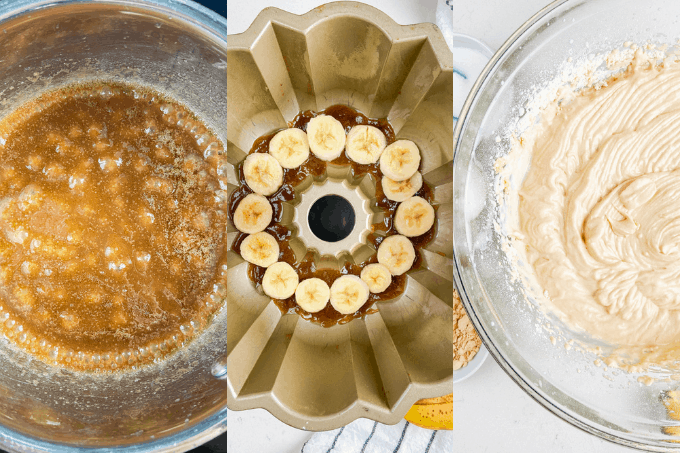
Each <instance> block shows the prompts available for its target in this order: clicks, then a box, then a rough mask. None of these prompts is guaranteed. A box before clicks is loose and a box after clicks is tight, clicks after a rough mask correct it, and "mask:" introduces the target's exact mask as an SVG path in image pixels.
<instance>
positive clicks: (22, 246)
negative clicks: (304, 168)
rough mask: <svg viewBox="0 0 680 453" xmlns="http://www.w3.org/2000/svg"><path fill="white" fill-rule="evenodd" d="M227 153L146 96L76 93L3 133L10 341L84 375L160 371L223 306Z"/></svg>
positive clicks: (82, 89) (2, 219) (116, 91)
mask: <svg viewBox="0 0 680 453" xmlns="http://www.w3.org/2000/svg"><path fill="white" fill-rule="evenodd" d="M220 154H223V152H222V145H221V144H220V143H219V141H218V140H217V139H216V138H215V137H214V136H213V134H212V133H211V132H210V131H209V130H208V129H207V128H206V127H205V126H204V125H202V124H201V123H200V122H199V121H198V120H196V118H194V117H193V116H192V115H191V114H190V113H189V112H188V111H187V110H186V109H185V108H184V107H182V106H180V105H177V104H176V103H173V102H170V101H168V100H167V99H164V98H163V97H162V96H160V95H159V94H158V93H154V92H152V91H150V90H147V89H139V88H135V87H131V86H124V85H117V84H93V85H86V86H72V87H68V88H64V89H61V90H59V91H57V92H53V93H48V94H46V95H44V96H42V97H40V98H38V99H37V100H35V101H33V102H30V103H29V104H27V105H24V106H22V107H21V108H20V109H19V110H17V111H16V112H15V113H13V114H12V115H10V116H9V117H8V118H5V119H4V120H3V121H2V122H1V123H0V156H1V157H0V332H1V333H3V334H4V335H6V336H7V337H8V338H9V339H10V341H12V342H13V343H14V344H16V345H17V346H19V347H20V348H23V349H24V350H27V351H29V352H31V353H33V354H34V355H36V356H37V357H39V358H40V359H42V360H44V361H47V362H49V363H53V364H57V365H60V366H65V367H70V368H73V369H77V370H93V369H108V370H110V369H116V368H117V369H121V368H127V367H136V366H139V365H140V364H143V363H148V362H151V361H158V360H160V359H161V358H162V357H163V356H165V355H166V354H167V353H169V352H171V351H173V350H175V349H177V348H178V347H180V346H182V345H183V344H184V342H185V341H186V340H187V339H189V338H191V337H192V336H194V335H195V334H196V333H197V332H198V331H200V330H201V329H202V327H204V326H205V325H206V323H207V322H208V321H209V319H210V316H211V315H212V314H213V313H214V312H215V311H216V309H217V308H218V306H219V305H220V304H221V298H222V296H223V295H224V293H225V286H224V285H225V284H226V262H225V263H223V262H222V256H223V253H222V252H223V251H222V242H223V236H224V234H225V231H226V212H223V211H222V210H221V205H222V202H223V200H222V199H221V198H220V193H219V188H220V185H219V180H218V175H217V168H219V159H221V158H222V157H221V156H220Z"/></svg>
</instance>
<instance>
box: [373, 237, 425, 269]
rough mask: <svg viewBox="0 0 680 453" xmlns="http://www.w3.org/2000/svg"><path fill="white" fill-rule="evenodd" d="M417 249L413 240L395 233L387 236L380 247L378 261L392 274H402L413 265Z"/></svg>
mask: <svg viewBox="0 0 680 453" xmlns="http://www.w3.org/2000/svg"><path fill="white" fill-rule="evenodd" d="M415 259H416V251H415V249H414V248H413V244H412V243H411V240H410V239H409V238H407V237H406V236H402V235H400V234H395V235H394V236H388V237H386V238H385V239H384V240H383V241H382V243H381V244H380V247H378V262H379V263H380V264H382V265H383V266H385V267H386V268H387V269H389V270H390V273H391V274H392V275H401V274H403V273H404V272H407V271H408V270H410V269H411V266H413V262H414V261H415Z"/></svg>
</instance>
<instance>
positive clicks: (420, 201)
mask: <svg viewBox="0 0 680 453" xmlns="http://www.w3.org/2000/svg"><path fill="white" fill-rule="evenodd" d="M432 225H434V208H433V207H432V205H430V203H428V202H427V201H425V199H424V198H421V197H411V198H409V199H408V200H406V201H404V202H402V203H401V204H400V205H399V207H398V208H397V212H396V213H395V215H394V227H395V228H396V229H397V231H398V232H399V233H400V234H403V235H404V236H408V237H415V236H420V235H421V234H425V233H427V232H428V231H429V230H430V228H432Z"/></svg>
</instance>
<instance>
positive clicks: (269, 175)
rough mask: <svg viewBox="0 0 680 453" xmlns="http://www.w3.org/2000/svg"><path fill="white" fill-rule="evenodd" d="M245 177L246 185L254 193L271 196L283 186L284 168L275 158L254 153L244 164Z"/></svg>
mask: <svg viewBox="0 0 680 453" xmlns="http://www.w3.org/2000/svg"><path fill="white" fill-rule="evenodd" d="M243 175H244V176H245V177H246V184H248V187H250V188H251V189H252V190H253V192H255V193H258V194H260V195H264V196H269V195H272V194H273V193H274V192H276V191H277V190H279V187H281V184H283V168H281V164H279V161H278V160H276V159H274V157H273V156H270V155H269V154H265V153H253V154H249V155H248V157H246V160H245V162H244V163H243Z"/></svg>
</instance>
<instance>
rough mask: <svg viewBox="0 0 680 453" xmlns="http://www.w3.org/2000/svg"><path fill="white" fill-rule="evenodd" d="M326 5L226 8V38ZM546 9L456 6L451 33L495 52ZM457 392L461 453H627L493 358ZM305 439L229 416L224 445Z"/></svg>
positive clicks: (414, 1)
mask: <svg viewBox="0 0 680 453" xmlns="http://www.w3.org/2000/svg"><path fill="white" fill-rule="evenodd" d="M363 2H364V3H368V4H370V5H373V6H376V7H378V8H380V9H381V10H382V11H384V12H386V13H387V14H388V15H390V16H391V17H392V18H394V20H396V21H397V22H398V23H401V24H410V23H418V22H434V20H435V8H436V3H437V2H436V0H363ZM324 3H327V1H326V0H286V1H282V0H280V1H276V0H238V1H230V2H228V4H227V26H228V30H229V33H230V34H231V33H240V32H243V31H245V30H246V29H247V28H248V26H249V25H250V23H251V22H252V21H253V19H255V17H256V16H257V13H258V12H259V11H260V10H262V9H263V8H265V7H267V6H277V7H279V8H281V9H285V10H287V11H290V12H293V13H296V14H301V13H304V12H306V11H308V10H310V9H312V8H314V7H316V6H319V5H321V4H324ZM548 3H549V2H548V1H547V0H515V1H509V0H453V5H454V19H453V25H454V31H455V32H460V33H465V34H469V35H471V36H473V37H475V38H478V39H480V40H482V41H483V42H484V43H485V44H486V45H488V46H489V47H490V48H491V49H493V50H495V49H497V48H498V47H500V46H501V44H502V43H503V42H504V41H505V39H506V38H507V37H508V36H509V35H510V34H512V32H514V31H515V30H516V29H517V28H518V27H519V26H520V25H521V24H522V23H523V22H524V21H525V20H526V19H528V18H529V17H531V15H533V14H534V13H535V12H537V11H538V10H540V9H541V8H542V7H544V6H545V5H546V4H548ZM455 385H456V395H460V396H457V397H456V399H455V400H454V406H453V409H454V432H455V433H456V436H457V445H458V446H460V449H459V451H461V452H463V451H466V452H471V453H478V452H498V451H503V452H504V453H515V452H517V453H520V452H521V453H534V452H535V453H539V452H540V453H544V452H551V453H568V452H579V453H581V452H592V451H597V452H601V453H623V452H628V451H631V450H629V449H627V448H625V447H620V446H617V445H614V444H611V443H609V442H606V441H603V440H600V439H598V438H596V437H595V436H592V435H590V434H587V433H585V432H583V431H581V430H579V429H577V428H574V427H573V426H571V425H569V424H568V423H566V422H564V421H562V420H561V419H559V418H558V417H556V416H555V415H552V414H551V413H549V412H548V411H547V410H546V409H544V408H543V407H542V406H541V405H539V404H538V403H537V402H535V401H534V400H533V399H531V398H530V397H529V396H528V395H527V394H526V393H524V391H522V390H521V389H520V388H519V387H518V386H517V385H516V384H515V383H514V382H513V381H512V380H511V379H510V378H509V377H508V376H507V375H506V374H505V373H504V372H503V371H502V370H501V368H500V367H499V366H498V365H497V364H496V363H495V361H494V360H493V359H492V358H488V359H487V361H486V362H485V363H484V364H483V365H482V367H481V369H480V370H479V371H478V372H477V373H476V374H475V375H473V376H471V377H470V378H469V379H467V380H465V381H463V382H461V383H458V384H455ZM310 435H311V433H308V432H305V431H300V430H296V429H294V428H291V427H289V426H287V425H285V424H283V423H281V422H279V421H278V420H276V419H275V418H274V417H273V416H271V415H270V414H269V413H267V412H266V411H264V410H261V409H258V410H251V411H243V412H231V413H230V416H229V435H228V438H227V445H228V449H229V451H230V452H233V453H247V452H258V453H299V452H300V448H301V447H302V444H304V442H305V441H306V440H307V439H308V438H309V437H310ZM339 453H354V452H339ZM405 453H408V452H405ZM432 453H435V452H432ZM436 453H440V452H436Z"/></svg>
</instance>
